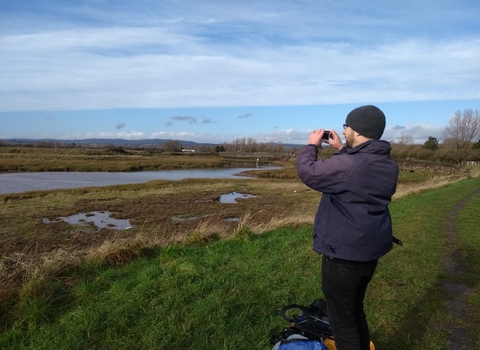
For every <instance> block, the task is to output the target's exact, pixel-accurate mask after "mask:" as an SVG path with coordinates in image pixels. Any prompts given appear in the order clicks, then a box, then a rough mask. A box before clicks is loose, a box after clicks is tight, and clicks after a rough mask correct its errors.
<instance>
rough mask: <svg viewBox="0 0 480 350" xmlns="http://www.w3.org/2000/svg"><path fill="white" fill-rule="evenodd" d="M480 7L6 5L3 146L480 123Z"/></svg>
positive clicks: (421, 132)
mask: <svg viewBox="0 0 480 350" xmlns="http://www.w3.org/2000/svg"><path fill="white" fill-rule="evenodd" d="M479 18H480V1H478V0H471V1H466V0H439V1H421V0H406V1H401V2H399V1H380V0H378V1H377V0H369V1H365V0H358V1H357V0H351V1H333V0H332V1H330V0H311V1H310V0H266V1H262V0H242V1H233V0H232V1H221V0H218V1H212V0H204V1H193V0H177V1H169V0H162V1H156V0H151V1H150V0H138V1H126V0H116V1H102V0H88V1H67V0H41V1H40V0H16V1H6V0H0V139H6V138H34V139H37V138H58V139H81V138H125V139H143V138H172V139H180V140H190V141H197V142H211V143H219V142H231V141H232V140H234V139H235V138H242V137H253V138H255V139H256V140H257V141H258V142H269V141H273V142H278V141H282V142H284V143H305V142H306V140H307V138H308V135H309V133H310V132H311V130H313V129H318V128H331V129H336V130H337V131H338V132H340V131H341V125H342V124H343V122H344V121H345V116H346V115H347V114H348V112H349V111H350V110H352V109H353V108H355V107H357V106H359V105H363V104H374V105H377V106H378V107H380V108H381V109H382V110H383V111H384V112H385V114H386V116H387V128H386V130H385V134H384V137H383V138H384V139H386V140H398V139H400V138H401V137H402V135H410V136H412V137H413V138H414V139H415V140H416V142H418V143H420V142H424V141H425V140H426V139H427V138H428V136H435V137H437V138H439V139H441V132H442V129H443V128H444V127H445V126H446V125H447V123H448V120H449V118H450V117H451V115H452V114H453V113H454V112H455V111H457V110H464V109H467V108H472V109H480V21H479V20H478V19H479Z"/></svg>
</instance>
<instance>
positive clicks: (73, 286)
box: [0, 178, 480, 350]
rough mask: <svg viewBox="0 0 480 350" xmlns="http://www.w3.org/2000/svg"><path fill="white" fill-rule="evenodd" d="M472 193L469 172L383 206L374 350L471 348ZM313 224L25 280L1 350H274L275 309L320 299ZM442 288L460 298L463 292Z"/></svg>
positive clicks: (374, 289) (474, 280) (478, 221)
mask: <svg viewBox="0 0 480 350" xmlns="http://www.w3.org/2000/svg"><path fill="white" fill-rule="evenodd" d="M479 188H480V178H473V179H469V180H465V181H461V182H458V183H455V184H452V185H449V186H446V187H443V188H440V189H437V190H434V191H426V192H423V193H420V194H416V195H412V196H407V197H404V198H401V199H398V200H396V201H394V202H393V203H392V204H391V212H392V220H393V224H394V233H395V235H396V236H397V237H399V238H401V239H402V240H403V241H404V243H405V246H404V247H402V248H400V247H395V248H394V249H393V250H392V252H390V253H389V254H388V255H386V256H385V257H384V258H382V259H381V261H380V264H379V267H378V270H377V273H376V275H375V277H374V279H373V281H372V283H371V286H370V288H369V290H368V294H367V300H366V308H367V314H368V316H369V322H370V326H371V330H372V338H373V340H374V342H375V344H376V346H377V349H379V350H397V349H398V350H400V349H402V350H403V349H414V350H420V349H421V350H425V349H428V350H443V349H447V348H452V349H453V347H452V346H457V348H459V349H461V346H469V348H468V349H480V346H479V344H480V343H479V339H480V334H479V333H478V330H477V329H476V327H475V325H478V324H479V323H480V319H479V314H480V313H479V312H478V311H479V310H480V297H479V295H480V277H479V276H480V258H479V257H478V250H479V249H480V237H479V235H478V227H479V225H480V217H479V215H478V213H477V211H478V208H479V207H480V196H479V195H478V189H479ZM459 203H461V204H459ZM449 213H450V214H449ZM312 220H313V218H312ZM311 230H312V227H311V225H306V226H305V225H302V226H297V227H283V228H279V229H276V230H273V231H270V232H268V233H265V234H262V235H254V234H253V233H252V232H251V231H249V229H248V227H244V228H243V229H242V230H239V231H238V233H237V237H236V239H231V240H220V241H216V242H214V243H210V244H206V245H200V246H197V245H184V246H170V247H167V248H164V249H159V250H157V251H155V252H153V254H152V255H151V256H150V257H148V258H142V259H138V260H135V261H133V262H131V263H129V264H127V265H125V266H123V267H119V268H115V269H112V268H108V267H106V266H105V265H102V264H101V263H99V262H94V261H90V262H87V263H85V264H83V265H82V266H81V267H80V268H76V269H72V270H69V271H65V272H64V273H63V274H61V275H59V276H56V277H55V278H54V279H49V280H37V281H35V280H32V281H30V282H29V283H28V284H27V285H26V286H25V287H24V288H23V290H22V293H21V295H20V298H19V300H17V301H16V302H15V303H13V302H12V303H11V304H10V305H7V307H6V310H7V315H6V317H5V318H4V325H3V326H4V329H3V332H2V333H1V334H0V348H1V349H130V348H132V349H133V348H142V349H167V350H169V349H192V350H193V349H236V350H238V349H245V350H252V349H271V345H269V343H268V338H269V331H270V330H271V329H275V330H280V329H282V328H283V327H284V326H285V321H284V320H283V319H282V318H281V317H280V316H279V314H278V312H279V310H280V308H281V307H282V306H284V305H286V304H289V303H293V302H295V303H300V304H309V303H311V302H312V301H313V300H314V299H316V298H318V297H320V296H321V292H320V285H319V277H320V276H319V271H320V258H319V256H318V255H317V254H316V253H314V252H312V250H311ZM451 232H455V235H454V239H453V236H452V234H451ZM448 259H451V260H448ZM445 260H447V261H451V262H452V263H455V264H456V266H458V268H459V270H458V271H459V273H451V271H449V270H448V269H447V267H448V266H450V265H449V264H447V265H445V264H444V263H443V261H445ZM449 283H458V284H459V285H464V286H467V288H468V293H465V294H464V295H463V296H462V297H461V298H460V296H459V294H458V293H455V292H454V293H452V292H451V291H449V290H448V288H447V287H448V285H449ZM462 298H463V299H462ZM460 299H461V300H462V302H465V303H466V304H462V305H461V308H460V309H461V310H466V313H465V314H462V315H459V316H461V317H458V319H457V317H456V315H453V314H452V313H451V312H450V311H451V310H452V305H454V304H455V302H456V300H460ZM465 305H466V306H465ZM449 310H450V311H449ZM452 325H458V328H459V329H458V332H457V333H455V332H454V330H453V326H452ZM462 330H464V333H461V331H462ZM454 334H457V335H461V337H460V338H461V339H457V338H456V337H455V336H454ZM465 337H466V338H465ZM465 339H466V341H468V343H467V342H462V341H463V340H465Z"/></svg>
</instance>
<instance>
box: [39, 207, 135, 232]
mask: <svg viewBox="0 0 480 350" xmlns="http://www.w3.org/2000/svg"><path fill="white" fill-rule="evenodd" d="M110 214H111V213H110V212H109V211H92V212H90V213H78V214H74V215H70V216H61V217H58V218H57V219H56V220H54V221H51V220H49V219H47V218H43V219H42V222H43V223H44V224H50V223H52V222H57V221H58V220H61V221H64V222H66V223H67V224H70V225H84V224H85V223H88V222H91V223H93V224H94V225H95V226H96V227H98V228H99V229H100V228H109V229H115V230H126V229H129V228H132V226H131V225H130V220H128V219H114V218H111V217H110Z"/></svg>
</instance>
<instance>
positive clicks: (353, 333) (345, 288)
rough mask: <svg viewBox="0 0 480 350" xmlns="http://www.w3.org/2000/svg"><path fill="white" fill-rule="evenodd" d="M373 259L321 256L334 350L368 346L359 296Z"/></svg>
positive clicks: (373, 265)
mask: <svg viewBox="0 0 480 350" xmlns="http://www.w3.org/2000/svg"><path fill="white" fill-rule="evenodd" d="M376 267H377V260H374V261H369V262H355V261H347V260H340V259H333V258H330V257H326V256H323V259H322V291H323V295H324V296H325V300H326V301H327V308H328V314H329V319H330V327H331V329H332V331H333V338H334V340H335V346H336V347H337V350H368V349H370V333H369V330H368V323H367V317H366V315H365V311H364V309H363V300H364V299H365V292H366V290H367V286H368V283H369V282H370V281H371V279H372V277H373V273H374V272H375V268H376Z"/></svg>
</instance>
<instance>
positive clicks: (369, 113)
mask: <svg viewBox="0 0 480 350" xmlns="http://www.w3.org/2000/svg"><path fill="white" fill-rule="evenodd" d="M345 123H346V124H347V125H348V126H349V127H351V128H352V129H353V130H355V131H356V132H358V133H359V134H360V135H363V136H365V137H368V138H369V139H374V140H378V139H380V137H382V135H383V131H384V130H385V114H383V112H382V111H381V110H380V109H379V108H378V107H375V106H372V105H367V106H361V107H357V108H355V109H354V110H353V111H351V112H350V113H348V115H347V120H346V121H345Z"/></svg>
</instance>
